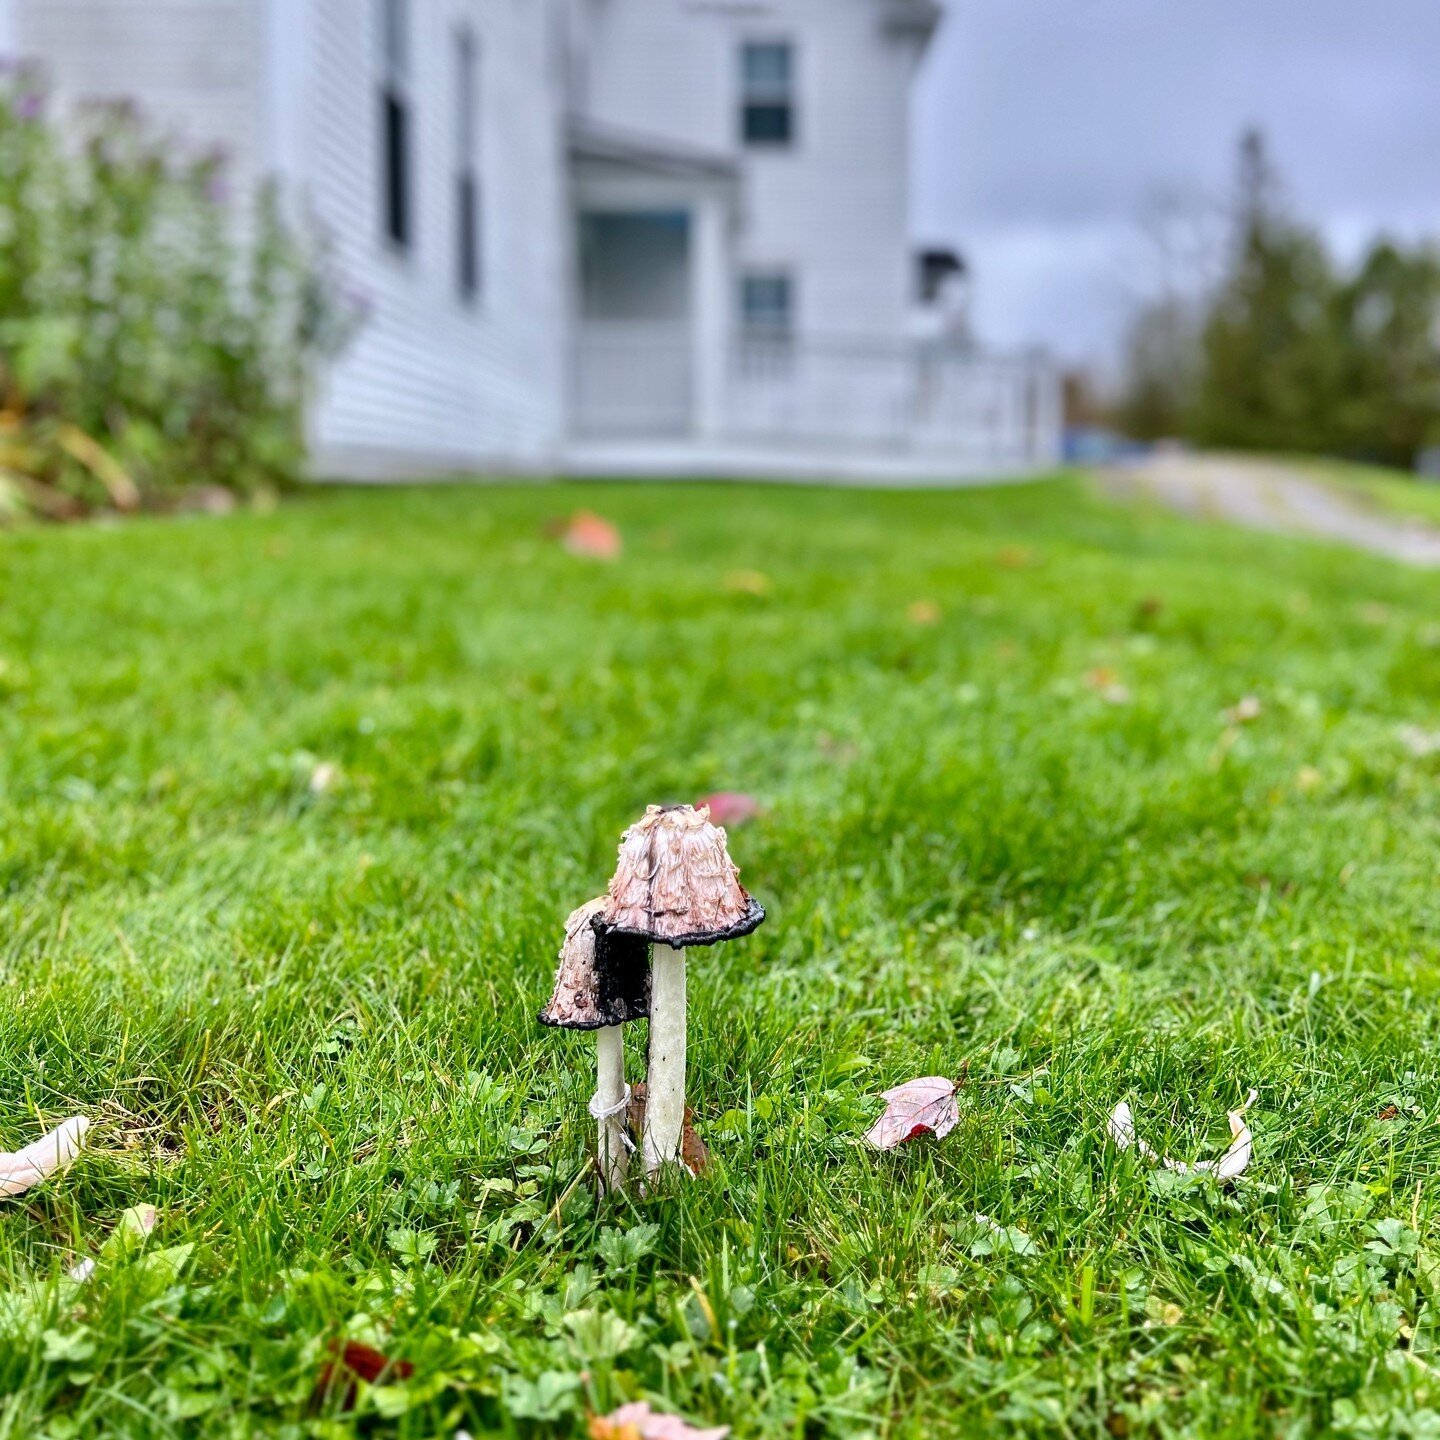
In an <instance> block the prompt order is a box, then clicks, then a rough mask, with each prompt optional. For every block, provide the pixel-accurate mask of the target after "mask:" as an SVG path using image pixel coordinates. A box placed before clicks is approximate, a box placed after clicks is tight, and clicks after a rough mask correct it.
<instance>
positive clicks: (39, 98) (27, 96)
mask: <svg viewBox="0 0 1440 1440" xmlns="http://www.w3.org/2000/svg"><path fill="white" fill-rule="evenodd" d="M12 108H13V109H14V112H15V117H16V119H18V120H38V119H39V118H40V116H41V115H42V114H44V111H45V97H44V96H43V95H42V94H41V93H40V92H39V91H38V90H22V91H21V92H20V94H18V95H17V96H16V97H15V101H14V105H13V107H12Z"/></svg>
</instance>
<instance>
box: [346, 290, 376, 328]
mask: <svg viewBox="0 0 1440 1440" xmlns="http://www.w3.org/2000/svg"><path fill="white" fill-rule="evenodd" d="M340 298H341V301H342V302H343V303H344V306H345V308H346V309H347V310H348V311H350V313H351V314H352V315H354V316H355V317H356V318H357V319H361V320H364V319H366V318H367V317H368V316H369V315H370V314H371V312H372V311H373V310H374V309H375V300H374V297H373V296H371V295H370V294H369V293H368V292H367V291H364V290H361V289H359V288H357V287H356V286H354V285H347V286H346V287H345V289H344V291H343V292H342V293H341V296H340Z"/></svg>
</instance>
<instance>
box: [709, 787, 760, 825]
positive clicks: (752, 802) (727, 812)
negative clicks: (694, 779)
mask: <svg viewBox="0 0 1440 1440" xmlns="http://www.w3.org/2000/svg"><path fill="white" fill-rule="evenodd" d="M695 808H696V809H697V810H709V812H710V819H711V821H712V822H713V823H714V824H716V825H743V824H744V823H745V822H746V821H747V820H753V819H754V818H755V817H756V816H757V815H758V814H759V813H760V802H759V801H758V800H757V799H756V798H755V797H754V796H753V795H746V794H744V793H743V792H742V791H739V790H717V791H716V792H715V793H714V794H713V795H706V796H705V797H704V799H702V800H697V801H696V802H695Z"/></svg>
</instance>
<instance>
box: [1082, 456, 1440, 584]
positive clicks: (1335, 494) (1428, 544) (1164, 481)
mask: <svg viewBox="0 0 1440 1440" xmlns="http://www.w3.org/2000/svg"><path fill="white" fill-rule="evenodd" d="M1101 475H1102V479H1103V480H1104V482H1105V484H1106V486H1107V488H1109V489H1110V490H1112V491H1113V492H1115V493H1118V494H1122V495H1125V496H1134V495H1136V494H1142V495H1148V496H1151V497H1153V498H1154V499H1156V500H1160V501H1162V502H1163V503H1164V504H1166V505H1169V506H1171V507H1172V508H1173V509H1176V510H1180V511H1183V512H1184V513H1186V514H1189V515H1199V516H1204V517H1206V518H1207V519H1213V520H1228V521H1231V522H1233V523H1235V524H1237V525H1248V526H1251V527H1252V528H1253V529H1256V530H1280V531H1285V532H1287V533H1289V534H1296V535H1313V536H1315V537H1316V538H1318V539H1323V540H1335V541H1339V542H1340V543H1342V544H1345V545H1355V546H1358V547H1359V548H1360V549H1362V550H1372V551H1374V552H1375V553H1376V554H1378V555H1388V556H1389V557H1390V558H1391V559H1392V560H1400V561H1403V562H1405V563H1406V564H1409V565H1422V566H1440V530H1437V529H1436V528H1435V527H1434V526H1431V525H1427V524H1426V523H1425V522H1424V521H1423V520H1409V519H1404V518H1398V517H1396V516H1392V515H1386V514H1384V513H1382V512H1380V511H1378V510H1372V509H1369V508H1367V507H1366V506H1364V505H1363V504H1361V503H1360V502H1359V501H1357V500H1355V499H1353V498H1351V497H1350V496H1348V495H1346V494H1345V493H1344V492H1343V491H1341V490H1340V489H1338V488H1335V487H1332V486H1330V485H1327V484H1325V482H1324V481H1322V480H1318V479H1316V478H1314V477H1313V476H1310V475H1306V474H1305V473H1304V472H1303V471H1300V470H1296V469H1292V468H1291V467H1289V466H1287V465H1285V464H1283V463H1280V462H1277V461H1273V460H1259V459H1252V458H1250V457H1248V456H1234V455H1186V454H1168V455H1159V456H1156V457H1154V458H1152V459H1149V460H1145V461H1142V462H1140V463H1139V464H1136V465H1127V466H1123V467H1118V466H1117V467H1113V468H1110V469H1107V470H1104V471H1102V472H1101Z"/></svg>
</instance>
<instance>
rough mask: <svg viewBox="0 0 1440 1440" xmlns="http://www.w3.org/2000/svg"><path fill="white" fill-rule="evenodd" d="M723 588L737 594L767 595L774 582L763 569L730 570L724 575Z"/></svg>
mask: <svg viewBox="0 0 1440 1440" xmlns="http://www.w3.org/2000/svg"><path fill="white" fill-rule="evenodd" d="M725 588H726V589H727V590H733V591H734V592H735V593H736V594H739V595H759V596H764V595H768V594H769V593H770V592H771V591H772V590H773V589H774V588H775V584H774V582H773V581H772V580H771V579H770V577H769V576H768V575H767V574H765V572H764V571H763V570H732V571H730V573H729V574H728V575H726V577H725Z"/></svg>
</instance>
